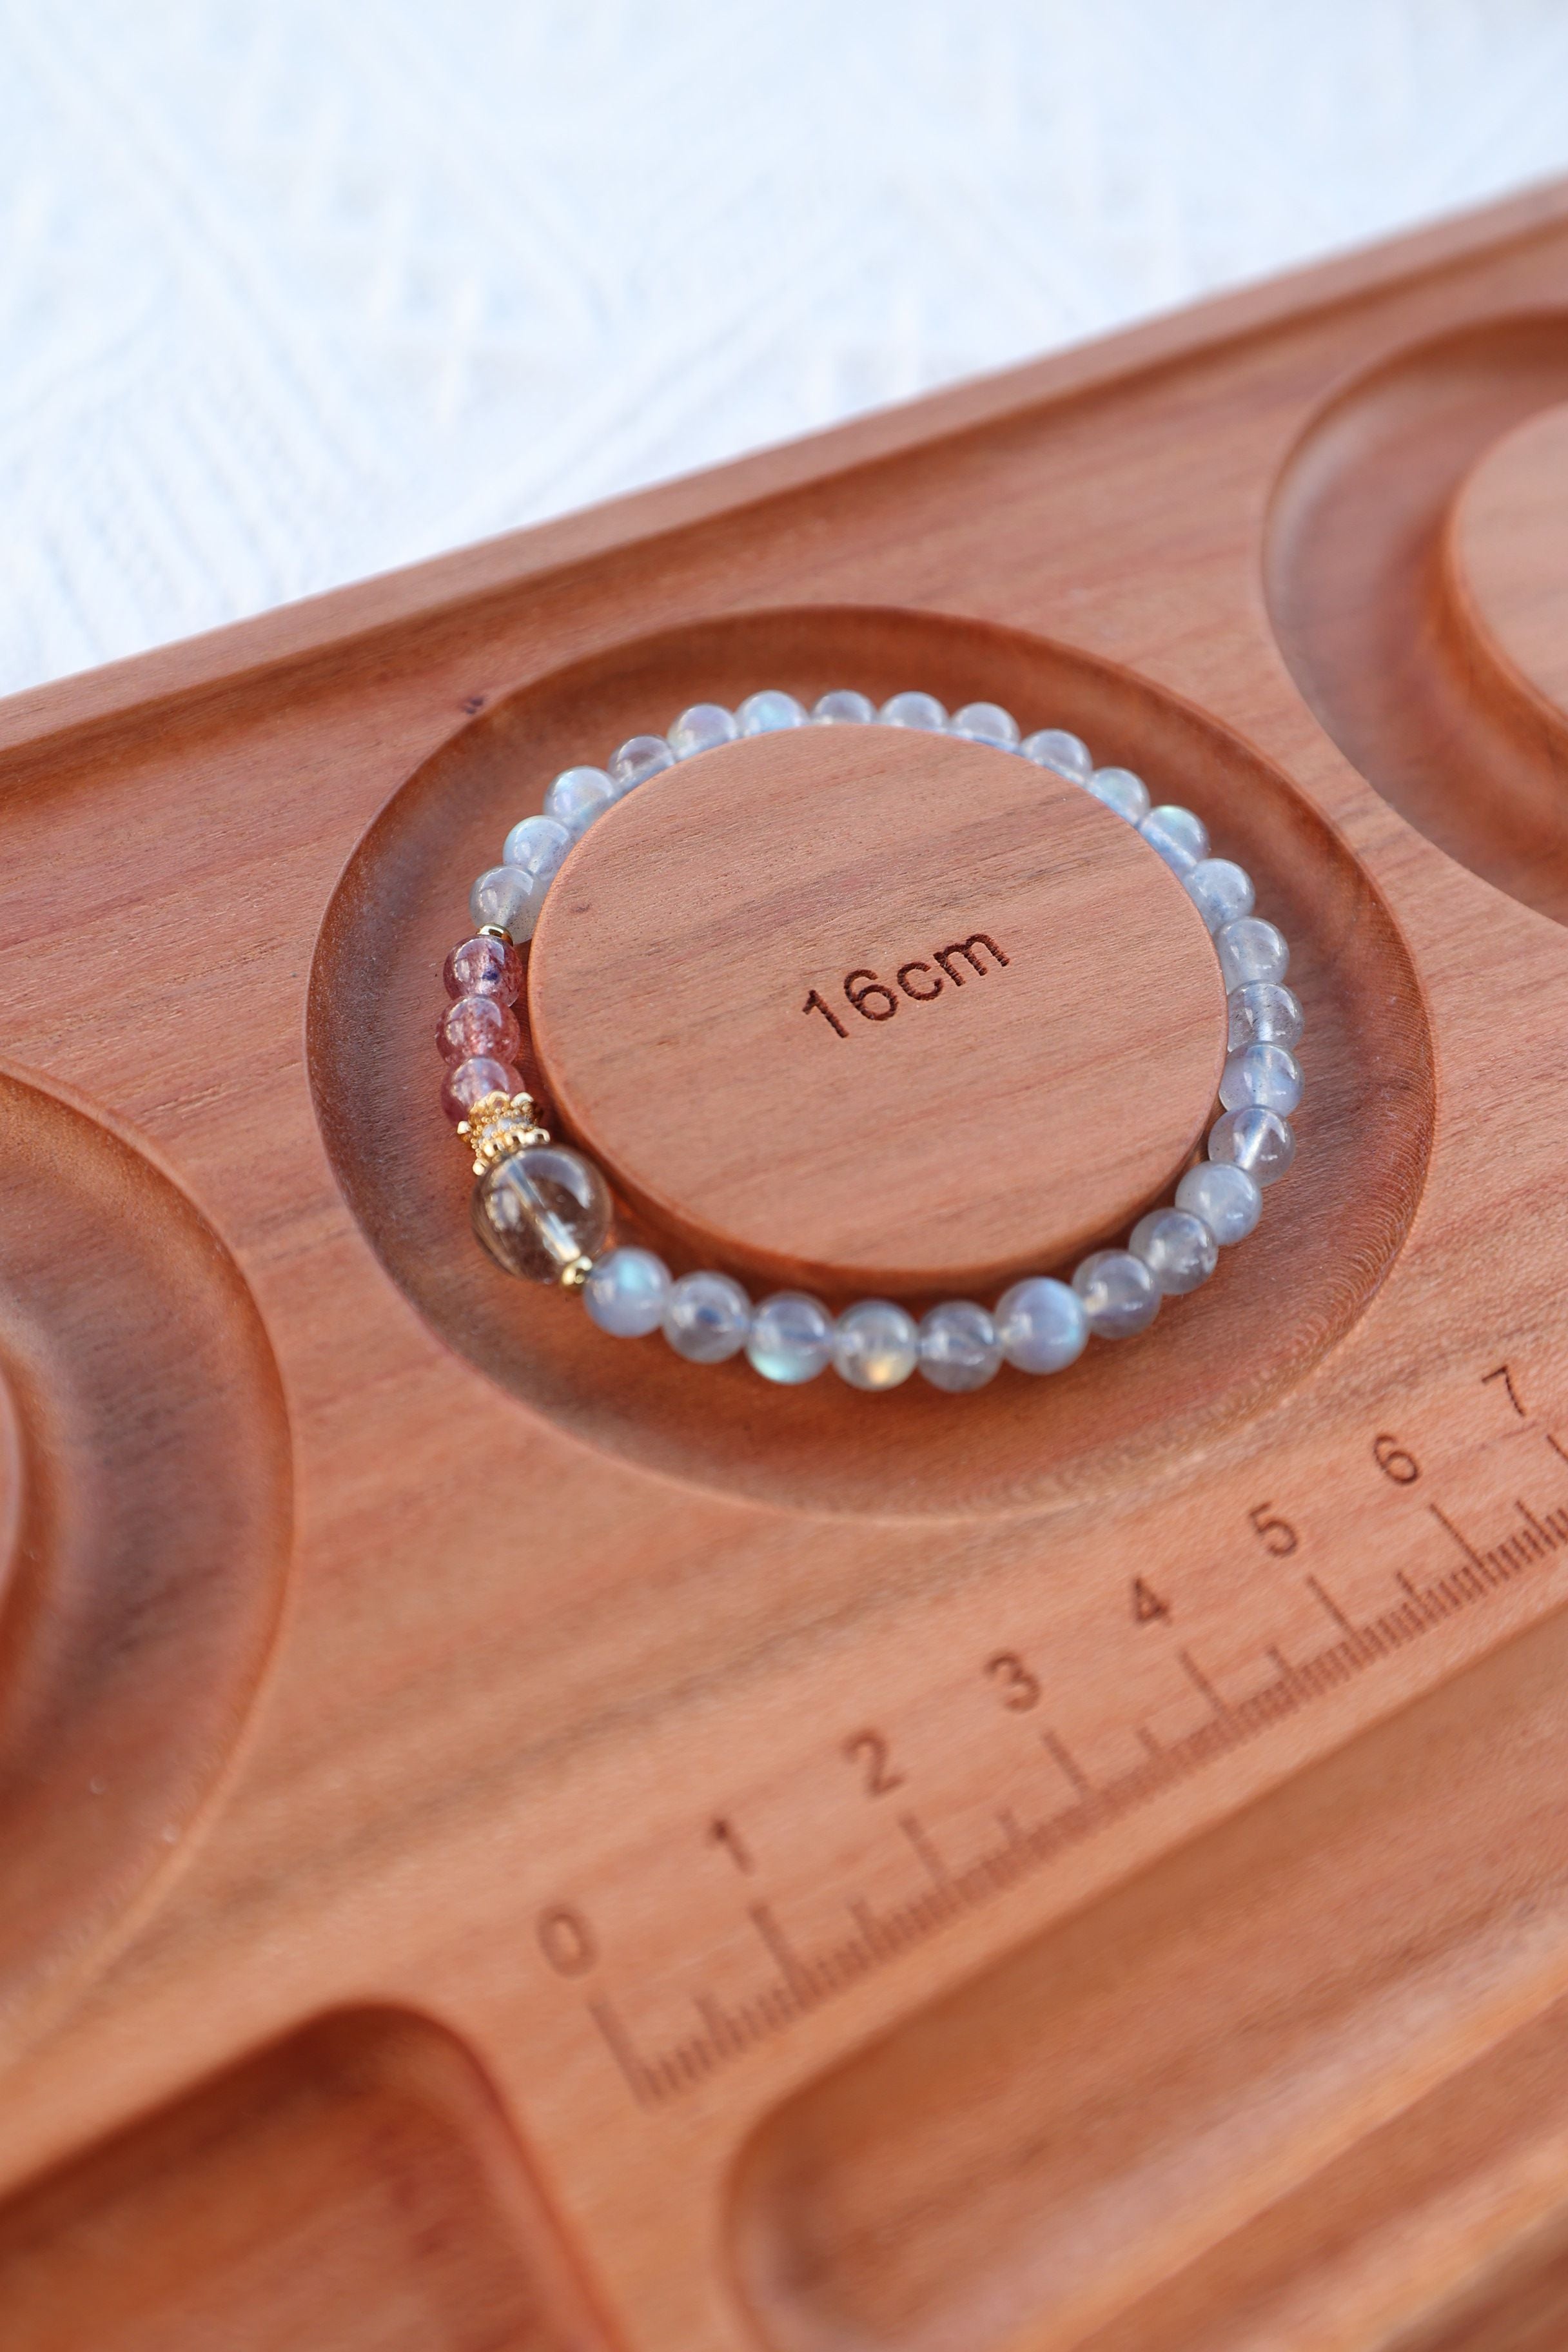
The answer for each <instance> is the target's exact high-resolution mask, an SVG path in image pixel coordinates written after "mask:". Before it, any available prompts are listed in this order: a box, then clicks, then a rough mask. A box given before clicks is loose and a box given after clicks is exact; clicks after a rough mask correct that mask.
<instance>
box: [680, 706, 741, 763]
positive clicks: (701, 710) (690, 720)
mask: <svg viewBox="0 0 1568 2352" xmlns="http://www.w3.org/2000/svg"><path fill="white" fill-rule="evenodd" d="M740 731H741V730H740V729H739V727H738V726H737V725H736V724H735V714H734V712H733V711H732V710H726V709H725V708H724V706H723V704H722V703H721V702H694V703H693V704H692V705H691V708H690V709H689V710H683V711H682V712H681V714H680V716H679V719H677V720H676V722H675V724H674V726H673V727H672V728H671V729H670V730H669V748H670V750H671V751H673V752H674V754H675V756H676V758H677V759H678V760H689V759H692V758H694V757H695V755H696V754H697V753H698V752H699V751H717V750H718V748H719V746H720V744H721V743H732V742H733V741H734V740H735V738H736V736H737V735H738V734H739V733H740Z"/></svg>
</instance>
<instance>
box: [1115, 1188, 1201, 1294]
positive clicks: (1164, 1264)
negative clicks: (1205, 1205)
mask: <svg viewBox="0 0 1568 2352" xmlns="http://www.w3.org/2000/svg"><path fill="white" fill-rule="evenodd" d="M1127 1246H1128V1248H1129V1249H1130V1250H1131V1253H1132V1255H1133V1256H1134V1257H1141V1258H1142V1261H1143V1263H1144V1265H1146V1266H1147V1267H1148V1269H1149V1271H1150V1273H1151V1274H1152V1276H1153V1277H1154V1279H1155V1281H1156V1282H1157V1283H1158V1284H1159V1286H1160V1288H1161V1291H1162V1293H1163V1295H1164V1296H1165V1297H1167V1298H1169V1297H1178V1298H1179V1297H1183V1296H1184V1294H1185V1293H1186V1292H1187V1291H1189V1290H1196V1289H1197V1288H1198V1287H1199V1286H1200V1284H1202V1283H1205V1282H1206V1281H1207V1280H1208V1278H1209V1276H1210V1275H1211V1274H1212V1273H1213V1272H1214V1270H1215V1266H1216V1265H1218V1264H1219V1244H1218V1242H1217V1241H1216V1240H1215V1235H1214V1234H1213V1233H1212V1232H1211V1231H1210V1230H1209V1227H1208V1226H1207V1225H1206V1224H1205V1223H1204V1220H1203V1219H1202V1217H1200V1216H1198V1215H1197V1214H1195V1213H1194V1211H1193V1210H1191V1209H1180V1208H1177V1209H1152V1210H1151V1211H1150V1213H1149V1214H1148V1215H1147V1216H1146V1217H1140V1218H1139V1220H1138V1223H1136V1224H1135V1225H1134V1226H1133V1228H1132V1233H1131V1239H1130V1240H1129V1242H1128V1244H1127Z"/></svg>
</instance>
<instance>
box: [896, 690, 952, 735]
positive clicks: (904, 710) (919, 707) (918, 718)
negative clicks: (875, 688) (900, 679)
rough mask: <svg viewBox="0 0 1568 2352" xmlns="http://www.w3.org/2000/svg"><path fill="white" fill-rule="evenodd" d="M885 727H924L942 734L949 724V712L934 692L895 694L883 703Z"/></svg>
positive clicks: (931, 731)
mask: <svg viewBox="0 0 1568 2352" xmlns="http://www.w3.org/2000/svg"><path fill="white" fill-rule="evenodd" d="M882 724H883V726H884V727H923V728H925V729H926V730H927V731H928V732H930V733H934V734H941V732H942V729H943V728H944V727H945V726H946V725H947V712H946V711H945V709H943V708H942V704H941V703H940V702H939V701H938V700H937V698H936V697H935V695H934V694H895V695H894V696H893V697H892V698H891V699H890V700H889V701H887V702H884V703H883V705H882Z"/></svg>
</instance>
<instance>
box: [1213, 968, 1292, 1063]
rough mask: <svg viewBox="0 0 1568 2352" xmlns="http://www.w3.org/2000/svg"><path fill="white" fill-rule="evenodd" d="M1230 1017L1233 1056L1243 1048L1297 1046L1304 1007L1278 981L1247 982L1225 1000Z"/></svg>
mask: <svg viewBox="0 0 1568 2352" xmlns="http://www.w3.org/2000/svg"><path fill="white" fill-rule="evenodd" d="M1226 1008H1227V1010H1228V1013H1229V1015H1230V1032H1229V1035H1228V1037H1227V1039H1226V1043H1227V1045H1229V1047H1230V1050H1231V1052H1232V1053H1233V1054H1234V1053H1236V1052H1237V1049H1238V1048H1239V1047H1240V1046H1242V1045H1298V1044H1299V1043H1300V1036H1301V1031H1302V1028H1303V1026H1304V1024H1303V1022H1302V1019H1301V1007H1300V1003H1298V1002H1297V1000H1296V998H1295V997H1294V996H1293V995H1292V994H1291V992H1290V991H1289V989H1288V988H1282V987H1281V986H1280V984H1279V982H1278V981H1277V980H1253V981H1248V982H1247V984H1246V986H1245V987H1243V988H1235V989H1232V991H1231V992H1230V994H1229V996H1227V997H1226Z"/></svg>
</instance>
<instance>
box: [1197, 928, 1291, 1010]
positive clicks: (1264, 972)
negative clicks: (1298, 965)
mask: <svg viewBox="0 0 1568 2352" xmlns="http://www.w3.org/2000/svg"><path fill="white" fill-rule="evenodd" d="M1214 943H1215V954H1216V955H1217V956H1218V957H1219V969H1220V977H1221V979H1222V980H1223V981H1224V982H1225V986H1226V994H1227V995H1228V994H1229V993H1230V992H1231V991H1232V990H1233V989H1237V988H1245V987H1246V986H1247V982H1249V981H1254V980H1283V979H1284V977H1285V974H1286V973H1287V972H1288V971H1289V969H1290V950H1289V948H1288V947H1287V946H1286V944H1285V935H1284V933H1283V932H1282V931H1277V930H1276V929H1275V928H1274V926H1273V924H1272V923H1266V922H1265V921H1264V919H1263V918H1262V916H1261V915H1243V916H1242V918H1241V919H1240V921H1239V922H1237V923H1226V924H1224V925H1223V926H1222V928H1221V929H1219V930H1217V931H1216V932H1215V935H1214Z"/></svg>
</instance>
